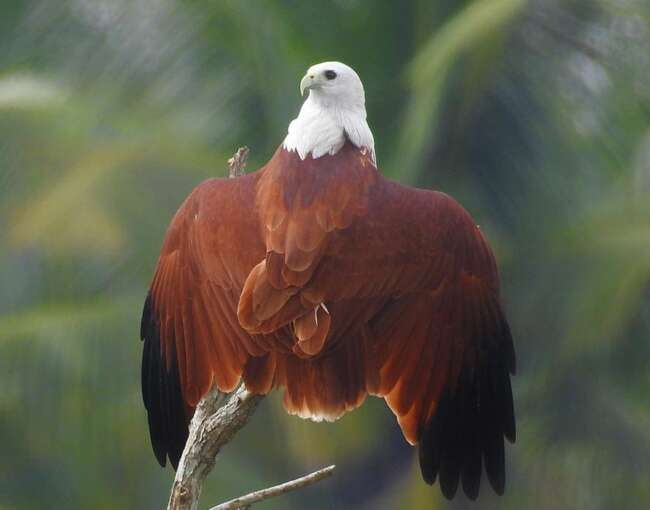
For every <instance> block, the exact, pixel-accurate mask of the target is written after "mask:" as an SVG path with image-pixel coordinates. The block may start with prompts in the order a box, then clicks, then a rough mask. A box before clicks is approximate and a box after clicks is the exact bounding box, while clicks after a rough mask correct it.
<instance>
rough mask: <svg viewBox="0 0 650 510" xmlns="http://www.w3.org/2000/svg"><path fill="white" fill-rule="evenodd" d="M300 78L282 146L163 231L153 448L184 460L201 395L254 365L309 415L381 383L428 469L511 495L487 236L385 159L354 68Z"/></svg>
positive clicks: (152, 386) (504, 380)
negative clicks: (393, 175)
mask: <svg viewBox="0 0 650 510" xmlns="http://www.w3.org/2000/svg"><path fill="white" fill-rule="evenodd" d="M300 91H301V93H303V95H304V93H308V97H307V99H306V100H305V102H304V103H303V105H302V108H301V109H300V113H299V114H298V116H297V117H296V118H295V119H294V120H293V121H292V122H291V123H290V124H289V129H288V134H287V135H286V137H285V139H284V141H283V143H282V144H281V145H280V147H279V148H278V149H277V150H276V152H275V154H274V155H273V157H272V158H271V160H270V161H269V162H268V163H266V165H264V166H263V167H262V168H260V169H259V170H257V171H256V172H254V173H250V174H248V175H244V176H241V177H237V178H233V179H209V180H207V181H205V182H203V183H201V184H200V185H199V186H198V187H196V188H195V189H194V191H192V192H191V194H190V195H189V196H188V197H187V199H186V200H185V201H184V202H183V204H182V205H181V207H180V209H179V210H178V212H177V213H176V215H175V216H174V218H173V219H172V221H171V224H170V226H169V229H168V231H167V234H166V237H165V240H164V242H163V245H162V251H161V254H160V258H159V260H158V264H157V267H156V270H155V274H154V276H153V281H152V283H151V287H150V290H149V294H148V296H147V298H146V302H145V305H144V311H143V314H142V324H141V337H142V339H143V340H144V351H143V358H142V392H143V400H144V404H145V407H146V410H147V414H148V421H149V430H150V435H151V442H152V444H153V450H154V452H155V455H156V458H157V459H158V461H159V463H160V464H161V465H163V466H164V465H165V462H166V459H167V458H169V460H170V461H171V463H172V465H173V466H174V467H176V465H177V463H178V461H179V458H180V456H181V453H182V451H183V447H184V445H185V441H186V439H187V434H188V424H189V421H190V419H191V417H192V413H193V410H194V408H195V406H196V405H197V403H198V402H199V400H200V399H201V397H202V396H203V395H205V394H206V393H207V392H208V391H209V390H210V389H211V388H213V387H214V386H216V387H218V388H219V390H221V391H224V392H229V391H232V390H233V389H234V388H236V387H237V385H238V384H239V383H240V380H243V382H244V384H245V385H246V388H247V389H248V390H249V391H251V392H253V393H259V394H265V393H267V392H269V391H271V390H272V389H273V388H281V389H283V390H284V407H285V408H286V410H287V411H288V412H289V413H291V414H295V415H298V416H300V417H302V418H310V419H313V420H335V419H337V418H338V417H340V416H341V415H342V414H344V413H345V412H347V411H350V410H351V409H354V408H356V407H358V406H360V405H361V404H362V403H363V401H364V399H365V398H366V395H375V396H378V397H382V398H383V399H384V400H385V401H386V403H387V404H388V406H389V407H390V409H391V411H392V412H393V413H394V414H395V416H396V417H397V421H398V422H399V425H400V427H401V429H402V432H403V434H404V437H405V439H406V440H407V441H408V442H409V443H410V444H412V445H417V446H418V450H419V462H420V467H421V471H422V476H423V478H424V480H425V481H426V482H427V483H429V484H432V483H434V482H435V480H436V478H438V479H439V482H440V487H441V489H442V492H443V494H444V495H445V496H446V497H448V498H452V497H453V496H454V495H455V493H456V491H457V487H458V485H459V482H462V487H463V490H464V492H465V493H466V494H467V496H469V497H470V498H472V499H475V498H476V497H477V495H478V492H479V486H480V480H481V474H482V472H483V470H485V473H486V474H487V478H488V480H489V482H490V484H491V485H492V487H493V489H494V490H495V491H496V492H497V493H499V494H501V493H503V491H504V487H505V454H504V438H507V439H508V440H510V441H511V442H514V440H515V418H514V409H513V400H512V389H511V384H510V375H511V374H514V372H515V353H514V348H513V342H512V337H511V333H510V329H509V326H508V323H507V321H506V318H505V315H504V310H503V305H502V302H501V298H500V291H499V278H498V274H497V267H496V264H495V260H494V256H493V254H492V252H491V250H490V247H489V246H488V243H487V241H486V239H485V237H484V235H483V234H482V232H481V230H480V229H479V227H478V226H477V225H476V223H475V222H474V220H473V219H472V217H471V216H470V215H469V214H468V213H467V212H466V211H465V210H464V209H463V207H462V206H460V205H459V204H458V203H457V202H456V201H455V200H454V199H453V198H451V197H449V196H448V195H445V194H444V193H441V192H437V191H430V190H424V189H417V188H412V187H407V186H403V185H400V184H398V183H396V182H393V181H390V180H388V179H386V178H384V177H383V176H382V175H381V174H380V173H379V172H378V170H377V165H376V158H375V147H374V140H373V135H372V132H371V131H370V128H369V126H368V123H367V121H366V109H365V96H364V89H363V85H362V83H361V80H360V79H359V76H358V75H357V73H356V72H355V71H354V70H353V69H352V68H350V67H348V66H347V65H345V64H342V63H340V62H324V63H320V64H317V65H314V66H312V67H310V68H309V69H308V71H307V74H306V75H305V76H304V78H302V80H301V82H300Z"/></svg>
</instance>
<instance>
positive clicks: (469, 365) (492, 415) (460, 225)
mask: <svg viewBox="0 0 650 510" xmlns="http://www.w3.org/2000/svg"><path fill="white" fill-rule="evenodd" d="M301 292H302V293H303V295H307V296H316V299H322V300H324V301H326V302H327V303H328V306H329V303H331V302H343V301H344V302H345V303H346V306H345V308H344V310H342V311H341V312H340V313H339V314H338V315H337V314H336V313H333V314H332V322H333V323H334V324H339V323H341V321H354V320H357V321H358V322H360V323H361V327H362V331H363V335H361V336H362V337H363V338H369V339H370V340H369V345H370V346H371V349H369V348H368V345H366V346H365V348H366V350H367V351H368V353H369V354H368V355H369V356H371V357H372V358H374V362H375V366H376V369H377V370H378V374H375V375H373V376H372V377H370V378H369V379H367V381H366V386H367V390H368V392H370V393H374V394H377V395H380V396H383V397H384V398H385V399H386V402H387V403H388V405H389V406H390V408H391V409H392V410H393V412H394V413H395V414H396V416H397V418H398V420H399V423H400V426H401V428H402V430H403V432H404V435H405V437H406V439H407V440H408V441H409V442H410V443H412V444H416V443H417V444H419V448H420V465H421V468H422V474H423V477H424V479H425V480H426V481H427V482H429V483H433V482H434V481H435V479H436V477H437V476H438V475H439V477H440V483H441V487H442V490H443V492H444V494H445V495H446V496H447V497H452V496H453V495H454V494H455V491H456V488H457V486H458V483H459V480H461V479H462V483H463V488H464V490H465V492H466V493H467V495H468V496H469V497H471V498H475V497H476V496H477V494H478V489H479V483H480V477H481V471H482V468H481V465H482V464H483V465H484V466H485V470H486V472H487V475H488V479H489V480H490V482H491V484H492V486H493V487H494V489H495V490H496V492H498V493H501V492H503V489H504V483H505V464H504V462H505V461H504V444H503V439H504V436H505V437H507V438H508V439H510V440H511V441H514V439H515V422H514V411H513V402H512V391H511V387H510V375H509V374H510V373H514V370H515V356H514V349H513V344H512V338H511V335H510V331H509V328H508V324H507V322H506V319H505V317H504V314H503V310H502V307H501V301H500V297H499V283H498V275H497V270H496V265H495V262H494V257H493V255H492V253H491V251H490V249H489V247H488V245H487V243H486V241H485V239H484V237H483V235H482V234H481V232H480V230H479V228H478V227H477V226H476V225H475V223H474V222H473V220H472V219H471V217H470V216H469V215H468V214H467V213H466V212H465V210H464V209H463V208H462V207H461V206H460V205H459V204H458V203H457V202H455V201H454V200H453V199H451V198H450V197H448V196H446V195H444V194H442V193H436V192H430V191H424V190H417V189H413V188H406V187H403V186H399V185H397V184H394V183H390V182H388V181H385V180H383V179H382V180H381V181H380V182H379V183H378V185H377V186H375V187H374V188H372V190H371V192H370V195H369V205H368V209H367V214H366V215H364V216H362V217H360V218H359V220H358V221H356V222H354V223H353V224H352V225H351V226H350V228H348V229H346V230H345V231H344V233H342V234H341V235H340V236H339V237H338V239H337V241H336V242H334V243H333V244H332V245H331V246H330V247H329V250H328V252H327V253H326V254H325V256H324V257H323V258H322V261H321V262H320V264H319V267H318V268H317V269H316V270H315V272H314V276H313V278H312V279H311V280H310V282H309V283H308V284H307V285H306V286H305V288H303V289H302V291H301ZM368 314H370V319H365V318H364V317H367V316H368ZM364 322H365V325H364ZM334 336H336V335H334ZM348 338H351V336H350V335H348ZM337 341H339V340H338V339H337V338H330V339H328V342H334V343H336V342H337ZM366 371H367V369H366Z"/></svg>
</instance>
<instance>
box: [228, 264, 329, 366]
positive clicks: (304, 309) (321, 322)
mask: <svg viewBox="0 0 650 510" xmlns="http://www.w3.org/2000/svg"><path fill="white" fill-rule="evenodd" d="M266 264H267V263H266V260H263V261H262V262H260V263H259V264H257V265H256V266H255V267H254V268H253V269H252V270H251V272H250V274H249V275H248V277H247V278H246V282H245V283H244V289H243V290H242V293H241V296H240V298H239V305H238V307H237V318H238V319H239V323H240V324H241V326H242V327H243V328H244V329H245V330H246V331H248V332H249V333H251V334H261V335H269V334H271V333H274V332H276V331H278V330H279V329H281V328H283V327H285V326H289V327H290V328H291V331H292V332H293V336H294V338H295V344H294V345H293V352H294V354H296V355H297V356H299V357H310V356H315V355H317V354H318V353H319V352H320V351H321V350H322V348H323V345H324V344H325V340H326V338H327V334H328V333H329V329H330V324H331V319H330V314H329V311H328V309H327V306H326V305H325V304H323V303H311V302H310V301H308V300H307V299H305V298H304V296H303V295H302V294H301V292H300V290H301V289H300V288H298V287H293V286H289V287H285V288H278V287H276V286H274V285H273V284H272V283H271V281H270V279H269V274H268V272H267V265H266Z"/></svg>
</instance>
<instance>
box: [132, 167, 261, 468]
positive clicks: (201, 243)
mask: <svg viewBox="0 0 650 510" xmlns="http://www.w3.org/2000/svg"><path fill="white" fill-rule="evenodd" d="M256 179H257V176H256V174H251V175H248V176H245V177H241V178H237V179H227V180H220V179H212V180H209V181H206V182H204V183H203V184H201V185H200V186H198V187H197V188H196V189H195V190H194V191H193V192H192V194H190V196H189V197H188V198H187V199H186V200H185V202H184V203H183V205H182V206H181V207H180V209H179V210H178V212H177V213H176V215H175V216H174V219H173V220H172V222H171V224H170V226H169V229H168V231H167V235H166V237H165V241H164V243H163V247H162V251H161V254H160V258H159V260H158V265H157V267H156V271H155V274H154V277H153V281H152V283H151V288H150V290H149V294H148V296H147V299H146V302H145V306H144V310H143V314H142V323H141V333H140V335H141V338H142V339H143V340H144V350H143V356H142V396H143V400H144V405H145V407H146V409H147V414H148V421H149V431H150V435H151V442H152V445H153V449H154V452H155V454H156V458H157V459H158V462H160V464H161V465H163V466H164V465H165V462H166V457H169V460H170V461H171V463H172V465H173V466H174V467H176V465H177V464H178V461H179V459H180V456H181V454H182V451H183V447H184V445H185V441H186V439H187V425H188V422H189V419H190V418H191V415H192V413H193V409H194V407H195V406H196V404H197V403H198V401H199V400H200V398H201V397H202V396H203V395H204V394H205V393H206V392H207V391H209V390H210V388H211V387H212V386H213V385H214V384H216V385H217V387H218V388H219V389H220V390H222V391H231V390H233V389H234V388H235V386H236V385H237V383H238V382H239V379H240V376H241V373H242V371H243V367H244V365H245V364H246V361H247V360H248V358H249V356H250V355H257V356H259V355H262V354H264V352H265V351H264V350H262V349H260V347H259V346H258V345H257V344H256V343H255V341H254V340H253V339H252V338H251V336H250V335H249V334H248V333H246V332H245V331H244V330H243V329H242V328H241V326H240V325H239V323H238V321H237V314H236V310H237V302H238V300H239V294H240V292H241V289H242V286H243V282H244V280H245V278H246V276H247V275H248V272H249V271H250V268H251V267H253V266H254V265H255V263H256V262H257V261H259V260H260V259H261V258H263V257H264V252H265V251H264V245H263V244H262V242H261V238H260V236H259V233H258V231H257V227H256V226H257V221H256V218H254V217H253V215H252V213H251V212H250V207H248V204H251V203H252V201H253V199H254V193H255V182H256Z"/></svg>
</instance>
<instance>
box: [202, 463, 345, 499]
mask: <svg viewBox="0 0 650 510" xmlns="http://www.w3.org/2000/svg"><path fill="white" fill-rule="evenodd" d="M334 468H336V466H334V465H332V466H327V467H324V468H323V469H319V470H318V471H314V472H313V473H311V474H309V475H305V476H301V477H300V478H296V479H295V480H291V481H290V482H285V483H282V484H280V485H274V486H273V487H269V488H268V489H262V490H259V491H255V492H251V493H250V494H247V495H246V496H241V497H239V498H235V499H231V500H230V501H226V502H225V503H221V504H220V505H217V506H214V507H212V508H211V509H210V510H241V509H244V508H249V507H250V506H251V505H252V504H253V503H259V502H260V501H264V500H265V499H270V498H273V497H275V496H280V495H281V494H286V493H287V492H291V491H294V490H296V489H300V488H302V487H307V486H308V485H311V484H312V483H316V482H318V481H320V480H322V479H323V478H328V477H330V476H332V474H333V473H334Z"/></svg>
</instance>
